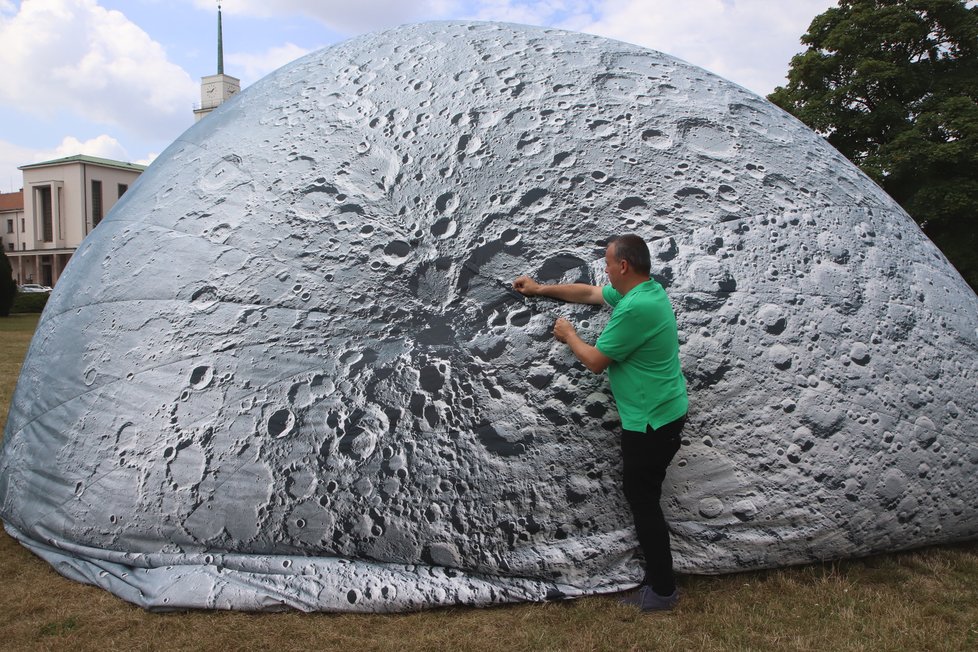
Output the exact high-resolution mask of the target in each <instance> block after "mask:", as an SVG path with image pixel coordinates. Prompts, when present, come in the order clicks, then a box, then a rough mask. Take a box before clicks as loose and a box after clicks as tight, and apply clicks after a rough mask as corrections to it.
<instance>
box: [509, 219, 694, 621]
mask: <svg viewBox="0 0 978 652" xmlns="http://www.w3.org/2000/svg"><path fill="white" fill-rule="evenodd" d="M605 264H606V268H605V269H606V271H607V273H608V278H609V279H610V281H611V285H610V286H609V285H605V286H603V287H599V286H594V285H587V284H583V283H571V284H564V285H542V284H540V283H537V282H536V281H534V280H533V279H531V278H529V277H528V276H520V277H519V278H517V279H516V280H515V281H514V282H513V287H514V288H515V289H516V290H517V291H519V292H520V293H521V294H523V295H525V296H531V297H532V296H543V297H551V298H554V299H560V300H563V301H570V302H573V303H588V304H594V305H599V304H601V303H607V304H608V305H610V306H611V307H612V308H613V312H612V314H611V319H609V321H608V324H607V325H606V326H605V327H604V330H603V331H602V332H601V335H600V336H599V337H598V341H597V342H595V344H594V346H591V345H590V344H588V343H586V342H585V341H584V340H582V339H581V338H580V337H579V336H578V334H577V331H575V330H574V327H573V326H572V325H571V323H570V322H569V321H567V320H566V319H564V318H563V317H561V318H560V319H558V320H557V322H556V323H555V324H554V331H553V332H554V337H556V338H557V339H558V340H560V341H561V342H564V343H565V344H567V346H569V347H570V350H571V351H572V352H573V354H574V355H575V356H576V357H577V359H578V360H580V361H581V362H582V363H583V364H584V366H585V367H587V368H588V369H589V370H591V371H592V372H594V373H601V372H603V371H604V370H605V369H607V370H608V377H609V379H610V381H611V392H612V394H613V395H614V397H615V403H616V404H617V406H618V414H619V417H620V418H621V424H622V438H621V449H622V458H623V463H624V466H623V481H624V483H623V489H624V493H625V498H626V499H627V500H628V504H629V506H630V507H631V510H632V516H633V518H634V519H635V530H636V532H637V534H638V542H639V545H640V546H641V548H642V552H643V553H644V555H645V566H646V567H645V578H644V579H643V580H642V584H641V585H640V586H639V589H638V592H637V593H636V594H635V595H633V596H629V597H628V598H626V599H625V600H623V602H625V603H628V604H634V605H637V606H638V607H639V608H641V609H642V611H661V610H668V609H672V608H673V607H674V606H675V605H676V602H678V600H679V591H678V589H677V588H676V581H675V577H674V576H673V572H672V552H671V550H670V547H669V528H668V526H667V525H666V521H665V517H664V516H663V513H662V508H661V506H660V505H659V499H660V497H661V495H662V481H663V479H664V478H665V475H666V468H667V467H668V466H669V463H670V462H671V461H672V458H673V456H675V454H676V451H678V450H679V446H680V434H681V433H682V429H683V425H684V424H685V423H686V412H687V409H688V407H689V401H688V399H687V396H686V380H685V378H683V374H682V370H681V368H680V364H679V339H678V334H677V330H676V316H675V313H673V310H672V305H671V304H670V303H669V298H668V297H667V296H666V293H665V290H663V289H662V286H661V285H659V284H658V283H657V282H655V281H654V280H652V279H651V278H650V277H649V273H650V269H651V261H650V258H649V249H648V247H647V246H646V244H645V241H644V240H642V238H640V237H639V236H637V235H625V236H621V237H617V238H614V239H612V240H611V242H610V243H609V244H608V248H607V251H606V252H605Z"/></svg>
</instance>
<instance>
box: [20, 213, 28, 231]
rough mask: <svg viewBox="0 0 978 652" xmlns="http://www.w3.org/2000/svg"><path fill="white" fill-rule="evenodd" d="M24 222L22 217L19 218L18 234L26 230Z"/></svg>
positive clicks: (25, 220) (25, 219) (24, 219)
mask: <svg viewBox="0 0 978 652" xmlns="http://www.w3.org/2000/svg"><path fill="white" fill-rule="evenodd" d="M25 222H27V218H24V217H22V218H20V232H21V233H23V232H24V231H26V230H27V224H25Z"/></svg>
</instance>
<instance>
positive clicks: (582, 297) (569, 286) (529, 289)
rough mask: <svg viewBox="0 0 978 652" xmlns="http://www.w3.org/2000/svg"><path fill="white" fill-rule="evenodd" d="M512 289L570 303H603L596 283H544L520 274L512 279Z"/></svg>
mask: <svg viewBox="0 0 978 652" xmlns="http://www.w3.org/2000/svg"><path fill="white" fill-rule="evenodd" d="M513 289H515V290H516V291H517V292H519V293H520V294H522V295H524V296H527V297H549V298H551V299H560V300H561V301H569V302H570V303H588V304H591V305H593V306H598V305H601V304H602V303H604V295H602V294H601V288H600V287H599V286H597V285H588V284H586V283H564V284H560V285H546V284H543V283H537V282H536V281H534V280H533V279H532V278H530V277H529V276H520V277H519V278H517V279H516V280H515V281H513Z"/></svg>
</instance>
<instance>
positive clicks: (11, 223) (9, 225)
mask: <svg viewBox="0 0 978 652" xmlns="http://www.w3.org/2000/svg"><path fill="white" fill-rule="evenodd" d="M13 232H14V221H13V220H7V233H13Z"/></svg>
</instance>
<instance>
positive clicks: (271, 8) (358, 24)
mask: <svg viewBox="0 0 978 652" xmlns="http://www.w3.org/2000/svg"><path fill="white" fill-rule="evenodd" d="M194 5H195V6H196V7H197V8H199V9H205V10H209V11H213V10H214V2H213V0H194ZM458 5H459V3H458V2H456V1H453V0H410V1H408V0H352V1H351V0H278V1H277V2H268V0H224V1H223V2H222V3H221V7H222V11H223V12H224V13H225V14H228V15H231V14H238V15H244V16H257V17H270V16H283V15H302V16H308V17H310V18H314V19H316V20H318V21H320V22H321V23H323V24H324V25H326V26H327V27H329V28H330V29H333V30H335V31H338V32H341V33H345V34H357V33H360V32H369V31H374V30H378V29H384V28H387V27H394V26H396V25H403V24H404V23H413V22H417V21H420V20H435V19H438V18H443V17H447V16H449V15H450V14H451V12H453V11H454V10H455V9H456V8H457V7H458Z"/></svg>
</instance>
